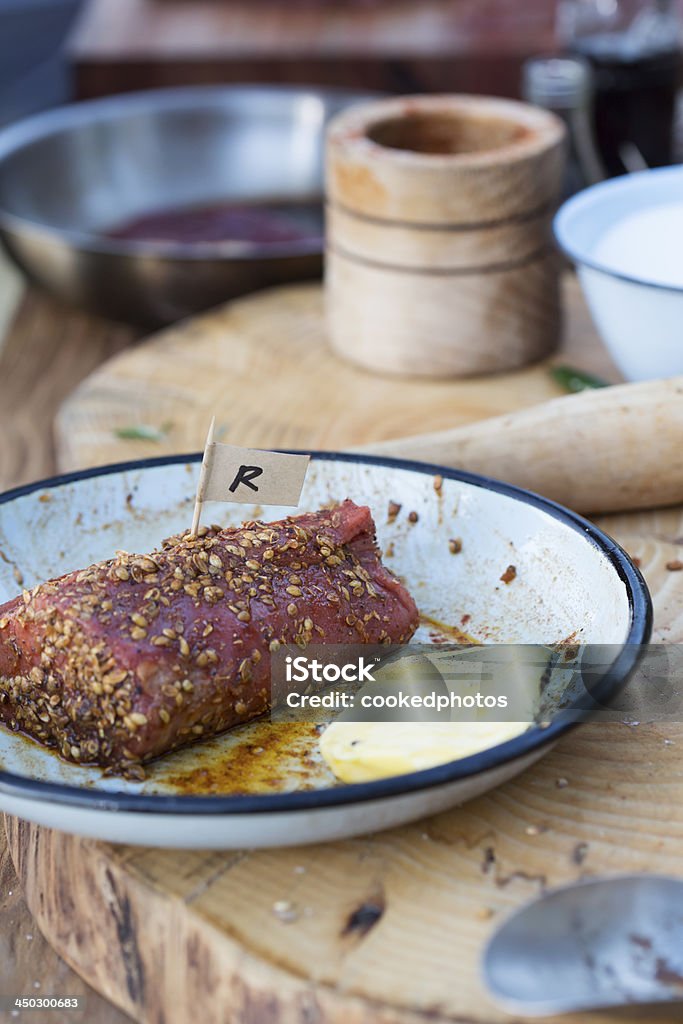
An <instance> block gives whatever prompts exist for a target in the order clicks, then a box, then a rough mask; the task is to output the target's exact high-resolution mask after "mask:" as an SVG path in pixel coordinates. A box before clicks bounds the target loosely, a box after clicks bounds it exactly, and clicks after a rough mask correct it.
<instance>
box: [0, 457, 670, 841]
mask: <svg viewBox="0 0 683 1024" xmlns="http://www.w3.org/2000/svg"><path fill="white" fill-rule="evenodd" d="M197 459H198V457H196V458H195V457H187V456H179V457H174V458H170V459H168V458H164V459H157V460H147V461H144V462H137V463H128V464H126V465H120V466H109V467H104V468H101V469H94V470H87V471H84V472H81V473H75V474H71V475H69V476H63V477H57V478H55V479H52V480H48V481H43V482H42V483H37V484H32V485H30V486H28V487H23V488H20V489H18V490H15V491H11V492H9V493H7V494H5V495H2V496H0V554H1V559H0V601H3V602H4V601H6V600H8V599H9V598H11V597H13V596H14V595H15V594H16V593H17V590H18V589H19V587H18V583H17V579H18V578H19V579H21V578H23V583H24V586H26V587H32V586H33V585H35V584H36V583H38V582H41V581H42V580H45V579H48V578H50V577H54V576H58V575H61V574H62V573H65V572H68V571H70V570H72V569H76V568H79V567H83V566H86V565H88V564H90V563H91V562H94V561H98V560H100V559H104V558H108V557H110V556H111V555H113V553H114V552H115V551H116V549H118V548H123V549H125V550H127V551H136V552H145V551H149V550H151V549H152V548H154V547H156V546H157V545H158V544H159V542H160V541H161V540H162V538H164V537H167V536H169V535H170V534H173V533H177V532H180V531H181V530H184V529H186V528H187V527H188V525H189V523H190V520H191V515H192V504H193V498H194V493H195V488H196V481H197V474H198V464H197ZM437 473H438V474H440V475H441V476H442V477H443V484H442V486H441V488H440V489H439V490H437V489H435V487H434V476H435V474H437ZM345 497H350V498H352V499H353V500H354V501H356V502H357V503H358V504H367V505H369V506H370V508H371V510H372V512H373V514H374V516H375V520H376V523H377V528H378V537H379V542H380V545H381V547H382V550H383V551H385V552H388V554H387V557H386V564H387V565H388V566H389V567H390V568H391V569H392V570H393V571H394V572H396V573H397V574H398V575H399V576H401V577H402V578H403V579H404V581H405V582H406V584H407V586H408V588H409V589H410V591H411V593H412V594H413V597H414V598H415V600H416V602H417V604H418V607H419V609H420V612H421V615H422V617H423V626H422V627H421V628H420V631H419V633H418V636H417V639H418V640H422V641H424V642H430V640H434V639H435V636H436V638H438V636H439V635H440V636H442V637H443V636H445V637H446V639H449V638H450V639H453V638H454V637H455V636H457V631H458V630H459V629H463V630H466V632H467V634H469V636H471V637H472V638H474V639H475V640H480V641H485V642H489V643H513V644H514V643H529V644H538V643H542V644H555V643H558V642H560V641H562V640H566V639H568V638H570V639H571V640H572V641H573V642H577V643H584V642H585V643H600V644H613V645H615V647H616V649H617V657H616V660H615V661H614V662H613V664H612V665H611V667H610V668H609V671H608V673H607V676H606V678H605V681H604V682H605V686H606V689H607V691H610V690H611V691H613V692H614V691H616V690H617V689H618V688H619V687H620V686H621V685H622V684H623V682H624V681H625V680H626V678H627V677H628V675H629V673H630V672H631V670H632V669H633V668H634V666H635V664H636V661H637V659H638V655H639V652H640V649H641V647H642V645H643V644H644V643H646V642H647V640H648V639H649V634H650V627H651V605H650V599H649V595H648V593H647V589H646V586H645V584H644V582H643V579H642V577H641V576H640V574H639V572H638V570H637V569H636V568H635V567H634V566H633V564H632V563H631V562H630V561H629V559H628V557H627V556H626V554H625V553H624V552H623V551H622V550H621V548H619V547H618V546H617V545H616V544H615V543H614V542H613V541H612V540H610V539H609V538H608V537H606V536H605V535H604V534H603V533H601V532H600V531H599V530H597V529H596V528H595V527H593V526H591V525H590V524H589V523H587V522H586V521H585V520H582V519H580V518H579V517H578V516H576V515H574V514H573V513H571V512H568V511H566V510H565V509H562V508H560V507H559V506H557V505H554V504H552V503H551V502H548V501H545V500H544V499H542V498H539V497H536V496H534V495H532V494H529V493H527V492H524V491H521V490H518V489H516V488H513V487H509V486H507V485H505V484H500V483H497V482H495V481H491V480H487V479H484V478H483V477H476V476H473V475H470V474H466V473H457V472H454V471H452V470H447V469H439V468H438V467H435V466H428V465H424V464H420V463H411V462H402V461H399V460H394V459H386V458H373V457H372V456H357V455H337V454H332V453H320V454H317V455H314V457H313V460H312V462H311V466H310V469H309V472H308V477H307V480H306V484H305V487H304V492H303V496H302V505H301V508H300V511H306V510H313V509H317V508H319V507H320V506H322V505H324V504H326V503H328V502H330V501H334V500H341V499H343V498H345ZM390 501H393V502H396V503H398V504H400V505H401V512H400V513H399V515H398V516H397V517H396V518H395V519H394V520H393V521H392V522H390V521H389V517H388V516H387V509H388V505H389V502H390ZM291 512H292V510H291V509H279V508H267V509H260V508H250V507H249V506H245V505H234V506H231V505H223V504H220V505H219V504H215V505H208V506H206V508H205V513H204V518H205V521H207V522H218V523H222V524H226V525H227V524H235V523H239V522H242V521H243V520H245V519H249V518H258V517H260V518H265V519H279V518H281V516H283V515H288V514H291ZM409 512H416V513H417V522H414V523H413V522H411V521H410V520H409V518H408V514H409ZM452 538H458V539H460V540H461V541H462V550H461V551H460V553H458V554H451V552H450V551H449V543H448V542H449V540H450V539H452ZM510 564H514V565H515V567H516V570H517V575H516V578H515V579H514V581H513V582H512V583H511V584H510V585H506V584H505V583H502V582H501V579H500V577H501V575H502V574H503V573H504V572H505V570H506V568H507V566H508V565H510ZM437 624H440V625H437ZM570 724H571V722H569V721H567V719H566V718H558V720H556V721H554V722H552V723H551V725H550V726H549V727H548V728H545V729H541V728H537V727H532V728H530V729H529V730H528V731H527V732H525V733H523V734H522V735H520V736H518V737H516V738H515V739H512V740H509V741H508V742H506V743H502V744H500V745H498V746H495V747H492V748H490V749H488V750H485V751H483V752H481V753H479V754H475V755H473V756H470V757H466V758H462V759H460V760H457V761H453V762H451V763H449V764H445V765H441V766H439V767H437V768H431V769H428V770H426V771H420V772H413V773H411V774H406V775H401V776H397V777H393V778H389V779H384V780H381V781H378V782H369V783H362V784H356V785H342V784H339V783H336V782H335V780H334V778H333V777H332V776H331V774H330V773H329V771H328V770H327V768H326V767H325V766H324V764H323V762H322V760H321V758H320V756H319V753H318V734H317V732H316V731H315V728H314V727H313V726H311V725H306V724H302V723H297V724H279V725H274V724H271V723H270V722H266V721H261V722H256V723H252V724H249V725H246V726H241V727H240V728H238V729H235V730H233V731H232V732H230V733H228V734H225V735H224V736H222V737H218V738H216V739H212V740H208V741H206V742H205V743H200V744H197V745H195V746H193V747H191V748H189V749H188V750H186V751H179V752H178V753H175V754H172V755H170V756H168V757H166V758H162V759H160V760H159V761H158V762H157V763H155V764H154V765H152V766H150V769H149V772H148V778H147V779H146V780H145V781H144V782H129V781H126V780H123V779H120V778H116V777H105V776H103V774H102V772H101V771H100V770H99V769H97V768H88V767H81V766H77V765H71V764H67V763H65V762H64V761H61V760H60V759H59V758H58V757H57V756H55V755H54V754H52V753H50V752H48V751H46V750H43V749H42V748H41V747H40V746H38V745H37V744H35V743H33V742H32V741H30V740H28V739H26V738H25V737H22V736H18V735H16V734H13V733H11V732H10V731H9V730H7V729H4V728H2V727H1V726H0V810H4V811H6V812H7V813H9V814H14V815H18V816H19V817H23V818H27V819H29V820H31V821H35V822H39V823H41V824H44V825H48V826H50V827H53V828H58V829H63V830H66V831H70V832H75V833H78V834H81V835H87V836H94V837H97V838H100V839H105V840H110V841H114V842H126V843H139V844H145V845H151V846H169V847H212V848H217V849H227V848H233V847H244V846H247V847H259V846H283V845H290V844H299V843H311V842H320V841H323V840H329V839H336V838H341V837H346V836H352V835H358V834H361V833H363V832H369V831H375V830H377V829H382V828H388V827H390V826H394V825H398V824H401V823H403V822H406V821H410V820H413V819H415V818H419V817H422V816H424V815H428V814H434V813H436V812H438V811H441V810H444V809H445V808H447V807H450V806H452V805H454V804H457V803H462V802H463V801H465V800H469V799H471V798H472V797H474V796H477V795H479V794H480V793H483V792H485V791H486V790H487V789H490V788H491V787H493V786H496V785H498V784H499V783H501V782H503V781H504V780H506V779H509V778H511V777H512V776H513V775H515V774H517V773H518V772H521V771H522V770H523V769H524V768H526V767H527V766H528V765H529V764H531V763H532V762H533V761H535V760H537V759H538V758H539V757H541V756H542V755H543V754H544V753H545V752H546V751H547V750H548V749H549V747H550V745H551V744H552V743H553V742H554V741H555V740H556V739H557V737H558V736H559V735H560V733H561V732H563V731H564V730H566V729H567V728H569V727H570Z"/></svg>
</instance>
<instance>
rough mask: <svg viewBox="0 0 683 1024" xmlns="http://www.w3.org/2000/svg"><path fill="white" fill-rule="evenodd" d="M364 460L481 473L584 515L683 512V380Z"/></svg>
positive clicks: (397, 447) (378, 447) (387, 444)
mask: <svg viewBox="0 0 683 1024" xmlns="http://www.w3.org/2000/svg"><path fill="white" fill-rule="evenodd" d="M354 450H355V451H364V452H372V453H374V454H378V455H379V454H382V455H395V456H397V457H401V458H405V459H417V460H420V461H422V462H435V463H438V464H439V465H443V466H451V467H453V468H454V469H465V470H471V471H472V472H476V473H483V474H485V475H487V476H492V477H497V478H498V479H500V480H506V481H508V482H509V483H512V484H517V485H518V486H520V487H526V488H528V489H529V490H531V491H536V492H537V493H539V494H543V495H545V497H547V498H552V499H553V500H554V501H559V502H560V503H561V504H563V505H568V506H569V507H570V508H573V509H575V510H576V511H578V512H595V513H597V512H619V511H625V510H627V509H637V508H657V507H658V506H661V505H676V504H679V503H680V502H683V377H673V378H671V379H670V380H654V381H645V382H644V383H638V384H619V385H616V386H614V387H608V388H599V389H597V390H595V391H582V392H580V393H579V394H576V395H568V396H566V397H564V398H553V399H551V400H550V401H549V402H543V403H541V404H540V405H536V406H532V407H531V408H529V409H524V410H522V411H521V412H516V413H511V414H509V415H506V416H496V417H495V418H493V419H487V420H482V421H480V422H478V423H471V424H467V425H466V426H462V427H456V428H455V429H454V430H443V431H438V432H436V433H433V434H421V435H419V436H415V437H405V438H400V439H396V440H392V441H380V442H378V443H376V444H370V445H364V446H363V447H362V448H356V449H354Z"/></svg>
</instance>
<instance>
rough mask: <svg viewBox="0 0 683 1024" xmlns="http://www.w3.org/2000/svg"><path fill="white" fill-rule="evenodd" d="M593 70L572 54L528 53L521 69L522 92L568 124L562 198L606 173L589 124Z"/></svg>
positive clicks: (594, 181) (591, 125)
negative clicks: (542, 55)
mask: <svg viewBox="0 0 683 1024" xmlns="http://www.w3.org/2000/svg"><path fill="white" fill-rule="evenodd" d="M592 93H593V90H592V74H591V69H590V67H589V66H588V64H587V63H586V62H585V61H583V60H579V59H577V58H575V57H531V58H530V59H529V60H527V61H526V62H525V63H524V67H523V69H522V96H523V98H524V99H525V100H526V101H527V102H528V103H533V104H534V105H535V106H537V107H545V108H546V110H552V111H553V113H554V114H557V116H558V117H561V118H562V120H563V121H564V123H565V126H566V128H567V161H566V168H565V176H564V185H563V196H562V198H563V199H566V198H568V197H569V196H571V195H573V194H574V193H575V192H579V191H580V190H581V189H582V188H586V187H587V186H588V185H594V184H595V183H596V182H597V181H601V180H602V179H603V178H604V177H605V172H604V169H603V167H602V163H601V161H600V157H599V155H598V152H597V148H596V145H595V140H594V137H593V124H592Z"/></svg>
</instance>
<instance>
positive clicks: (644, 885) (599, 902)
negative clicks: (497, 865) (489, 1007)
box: [482, 874, 683, 1019]
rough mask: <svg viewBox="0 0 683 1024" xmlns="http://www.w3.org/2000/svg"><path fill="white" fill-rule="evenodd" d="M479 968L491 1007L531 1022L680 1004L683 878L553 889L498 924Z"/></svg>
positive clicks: (631, 878) (633, 878)
mask: <svg viewBox="0 0 683 1024" xmlns="http://www.w3.org/2000/svg"><path fill="white" fill-rule="evenodd" d="M482 969H483V976H484V981H485V983H486V985H487V987H488V989H489V992H490V994H491V995H492V997H493V999H494V1000H495V1002H496V1003H497V1004H498V1005H499V1006H501V1007H502V1008H503V1009H505V1010H507V1011H509V1012H510V1013H518V1014H524V1015H526V1016H529V1017H543V1016H546V1015H548V1014H556V1013H569V1012H573V1011H579V1010H597V1009H602V1008H605V1007H616V1006H632V1005H634V1004H643V1003H670V1002H683V880H681V879H677V878H668V877H665V876H661V875H647V874H642V875H622V876H620V877H618V878H607V879H590V880H588V881H585V882H579V883H576V884H574V885H570V886H566V887H565V888H562V889H555V890H553V891H551V892H548V893H547V894H546V895H544V896H542V897H540V898H539V899H537V900H534V901H533V902H532V903H529V904H527V906H525V907H521V908H520V909H519V910H518V911H516V912H515V913H514V914H512V916H511V917H509V918H508V919H507V921H505V922H504V923H503V924H502V925H501V926H500V928H499V929H498V930H497V931H496V932H495V934H494V935H493V937H492V938H491V939H490V941H489V943H488V945H487V947H486V949H485V951H484V955H483V962H482ZM678 1012H679V1013H680V1011H678ZM678 1019H680V1017H679V1018H678Z"/></svg>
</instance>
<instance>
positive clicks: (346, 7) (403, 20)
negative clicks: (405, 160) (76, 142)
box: [69, 0, 554, 98]
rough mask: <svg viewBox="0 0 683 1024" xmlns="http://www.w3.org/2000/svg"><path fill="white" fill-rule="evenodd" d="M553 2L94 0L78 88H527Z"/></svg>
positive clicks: (74, 56) (80, 42)
mask: <svg viewBox="0 0 683 1024" xmlns="http://www.w3.org/2000/svg"><path fill="white" fill-rule="evenodd" d="M553 23H554V5H553V4H549V3H548V2H547V0H525V3H524V4H523V5H521V4H519V3H518V0H487V2H486V3H482V2H481V0H373V2H364V0H348V2H334V3H330V2H329V0H318V2H313V0H300V2H296V0H257V2H256V3H253V2H247V0H116V2H115V3H114V2H112V0H89V2H88V4H87V6H86V8H85V11H84V13H83V16H82V18H81V19H80V22H79V24H78V25H77V27H76V31H75V33H74V35H73V37H72V40H71V43H70V47H69V52H70V60H71V64H72V69H73V79H74V85H75V89H76V95H77V96H78V97H79V98H87V97H92V96H102V95H108V94H110V93H115V92H123V91H127V90H130V89H145V88H150V87H160V86H168V85H197V84H205V83H208V82H212V83H213V82H290V83H303V84H317V85H337V86H345V87H351V88H357V89H378V90H386V91H387V92H402V93H407V92H425V91H430V92H442V91H446V92H459V91H463V92H484V93H495V94H497V95H503V96H516V95H518V94H519V80H520V67H521V64H522V62H523V60H524V59H525V58H526V57H529V56H531V54H533V53H540V52H547V51H548V50H549V49H550V48H551V47H552V46H553V34H554V24H553Z"/></svg>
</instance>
